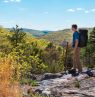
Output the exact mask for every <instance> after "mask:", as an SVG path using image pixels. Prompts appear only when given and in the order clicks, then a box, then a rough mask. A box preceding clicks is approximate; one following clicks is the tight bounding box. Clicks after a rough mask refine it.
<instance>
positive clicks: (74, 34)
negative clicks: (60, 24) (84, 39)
mask: <svg viewBox="0 0 95 97" xmlns="http://www.w3.org/2000/svg"><path fill="white" fill-rule="evenodd" d="M76 40H78V41H79V33H78V32H77V31H76V32H74V33H73V42H72V47H73V48H74V47H75V42H76Z"/></svg>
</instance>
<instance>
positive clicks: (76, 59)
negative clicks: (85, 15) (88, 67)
mask: <svg viewBox="0 0 95 97" xmlns="http://www.w3.org/2000/svg"><path fill="white" fill-rule="evenodd" d="M77 28H78V27H77V25H76V24H74V25H72V31H73V41H72V47H73V69H75V70H76V69H78V72H79V73H82V65H81V64H80V47H79V33H78V30H77Z"/></svg>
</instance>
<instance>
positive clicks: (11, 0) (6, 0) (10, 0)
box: [3, 0, 21, 3]
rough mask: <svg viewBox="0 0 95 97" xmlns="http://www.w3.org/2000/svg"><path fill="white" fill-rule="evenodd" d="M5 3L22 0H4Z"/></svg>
mask: <svg viewBox="0 0 95 97" xmlns="http://www.w3.org/2000/svg"><path fill="white" fill-rule="evenodd" d="M3 2H4V3H9V2H21V0H3Z"/></svg>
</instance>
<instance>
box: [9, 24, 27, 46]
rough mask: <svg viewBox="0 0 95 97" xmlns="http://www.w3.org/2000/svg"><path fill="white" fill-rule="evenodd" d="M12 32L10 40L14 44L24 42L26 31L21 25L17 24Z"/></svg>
mask: <svg viewBox="0 0 95 97" xmlns="http://www.w3.org/2000/svg"><path fill="white" fill-rule="evenodd" d="M11 32H12V35H11V36H9V40H10V42H11V43H12V45H14V46H15V47H16V46H17V45H18V43H22V42H24V38H25V36H26V33H24V32H23V29H22V28H19V26H18V25H16V28H13V29H12V30H11Z"/></svg>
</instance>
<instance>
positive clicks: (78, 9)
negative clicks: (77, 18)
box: [76, 8, 84, 11]
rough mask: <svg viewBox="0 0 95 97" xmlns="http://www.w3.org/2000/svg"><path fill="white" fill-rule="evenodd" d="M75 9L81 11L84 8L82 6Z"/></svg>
mask: <svg viewBox="0 0 95 97" xmlns="http://www.w3.org/2000/svg"><path fill="white" fill-rule="evenodd" d="M76 10H77V11H82V10H84V9H83V8H76Z"/></svg>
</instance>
